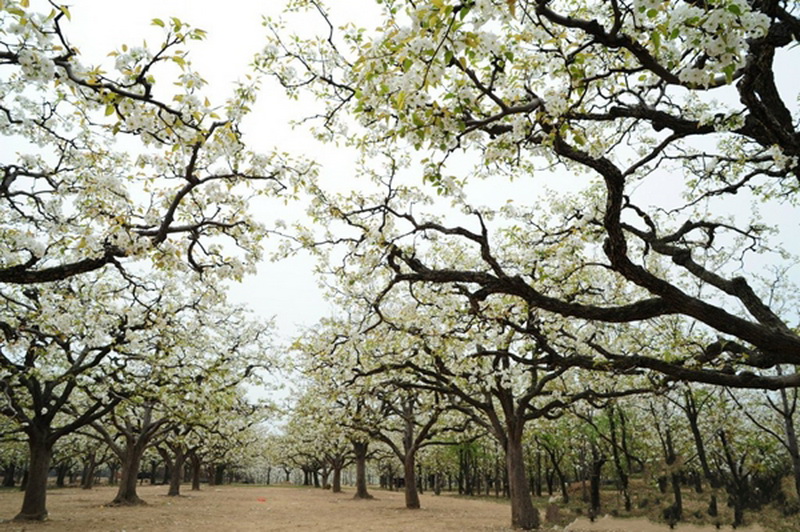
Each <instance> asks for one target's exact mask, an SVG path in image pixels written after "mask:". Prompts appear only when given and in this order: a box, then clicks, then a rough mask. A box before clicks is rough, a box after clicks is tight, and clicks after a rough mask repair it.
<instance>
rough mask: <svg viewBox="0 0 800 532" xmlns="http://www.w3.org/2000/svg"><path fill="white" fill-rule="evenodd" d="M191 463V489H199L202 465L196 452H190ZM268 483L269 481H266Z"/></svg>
mask: <svg viewBox="0 0 800 532" xmlns="http://www.w3.org/2000/svg"><path fill="white" fill-rule="evenodd" d="M189 460H190V461H191V465H192V491H200V471H201V466H202V465H203V464H202V462H201V461H200V457H199V456H197V453H192V454H191V455H190V457H189ZM267 484H269V482H267Z"/></svg>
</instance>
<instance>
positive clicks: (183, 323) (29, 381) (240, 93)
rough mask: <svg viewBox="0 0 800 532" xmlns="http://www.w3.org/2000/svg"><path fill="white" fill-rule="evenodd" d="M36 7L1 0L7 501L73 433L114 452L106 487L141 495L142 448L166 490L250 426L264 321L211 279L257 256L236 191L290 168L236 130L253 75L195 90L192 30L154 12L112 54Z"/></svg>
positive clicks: (0, 334) (255, 233)
mask: <svg viewBox="0 0 800 532" xmlns="http://www.w3.org/2000/svg"><path fill="white" fill-rule="evenodd" d="M35 7H36V6H34V7H31V5H30V2H29V1H28V0H20V1H14V0H11V1H6V2H2V3H0V136H2V138H3V150H2V154H0V157H2V160H0V392H1V395H0V413H2V414H3V416H4V419H5V421H4V422H3V423H2V441H3V451H4V453H3V454H4V456H3V460H4V462H6V463H15V464H17V465H21V464H22V463H23V462H24V463H25V464H27V483H26V489H25V497H24V500H23V504H22V508H21V511H20V513H19V514H18V516H17V518H18V519H43V518H45V517H46V516H47V509H46V504H45V500H46V499H45V497H46V490H45V488H46V485H47V479H48V474H49V472H50V469H51V466H52V465H53V463H52V458H53V454H54V453H67V454H68V450H67V445H66V442H67V440H69V439H71V438H74V437H77V436H76V435H77V434H80V435H81V437H82V438H94V439H96V440H98V441H100V442H102V443H103V445H104V446H105V448H106V449H107V450H108V452H109V453H111V454H112V455H113V456H114V458H115V460H116V461H117V463H118V464H120V467H121V475H122V478H121V482H120V486H119V493H118V495H117V497H116V498H115V502H118V503H135V502H138V497H137V495H136V491H135V487H136V477H137V472H138V471H139V468H140V465H141V460H142V457H143V455H144V453H145V452H147V451H148V449H151V448H153V449H155V448H157V449H159V450H160V451H161V452H162V453H163V458H164V459H165V460H166V461H167V462H168V464H169V466H170V470H171V471H172V472H173V479H172V480H173V483H172V486H171V488H170V492H171V493H177V490H178V483H177V482H178V480H179V479H180V477H179V474H180V472H181V471H182V469H183V467H182V464H183V462H184V461H185V460H187V459H189V460H191V461H192V464H193V466H195V467H196V468H197V467H200V464H201V463H203V462H209V461H210V462H220V463H224V462H226V461H227V460H228V459H227V458H226V457H225V453H229V452H239V450H237V449H236V447H237V445H240V446H241V445H245V443H246V442H244V441H241V440H240V439H239V438H247V437H251V438H252V437H253V436H252V431H248V430H245V429H247V427H248V426H250V424H252V423H253V422H254V420H258V419H259V418H260V414H259V411H260V410H261V407H258V406H254V405H250V404H248V402H247V401H246V399H245V396H244V391H243V386H244V384H245V383H246V382H251V383H254V382H257V380H258V379H259V378H260V374H259V372H260V371H261V370H263V369H264V368H267V367H269V366H270V362H269V361H268V354H269V335H270V325H269V324H268V323H261V322H259V321H257V320H255V319H254V318H253V317H252V316H250V315H249V313H248V312H247V311H246V310H244V309H242V308H236V307H233V306H231V305H229V304H227V303H226V301H225V296H224V283H225V282H226V280H228V279H232V280H238V279H240V278H241V277H242V275H244V274H245V273H247V272H249V271H251V270H252V268H253V266H254V264H255V262H256V261H257V260H258V259H259V258H260V256H261V249H260V247H259V241H260V240H261V238H262V237H263V236H264V234H265V233H264V230H263V229H264V228H263V227H262V226H261V225H260V224H259V223H258V222H256V221H255V220H254V219H253V218H252V217H251V216H250V214H249V213H248V211H247V203H248V201H249V200H250V199H251V198H252V197H254V196H260V195H267V196H273V195H276V194H279V193H280V192H281V191H282V190H284V189H285V188H286V187H287V186H289V185H290V181H291V179H292V176H293V175H295V174H293V173H292V172H290V171H289V170H287V168H286V166H285V164H284V163H282V162H281V161H280V159H279V158H278V157H277V156H275V155H264V154H259V153H255V152H252V151H249V150H247V149H246V148H245V147H244V145H243V143H242V139H241V132H240V128H239V125H240V123H241V120H242V118H243V117H244V116H245V115H246V113H247V112H248V111H249V105H251V103H252V101H253V98H254V87H255V83H254V84H253V85H248V84H240V85H237V86H235V87H234V90H233V91H232V94H231V96H230V97H229V98H228V99H227V100H226V101H225V102H224V103H221V104H219V103H217V104H214V103H211V102H210V101H209V99H208V98H206V97H204V96H203V94H202V91H203V88H204V85H205V83H206V82H205V80H203V78H202V77H201V76H200V75H199V74H198V73H197V72H195V71H193V70H192V68H191V65H190V63H189V62H188V60H187V57H186V54H187V50H186V48H185V47H186V46H187V45H189V44H191V42H192V41H194V40H199V39H203V38H204V32H203V31H202V30H199V29H196V28H192V27H191V26H189V25H188V24H186V23H184V22H182V21H181V20H179V19H177V18H172V19H169V20H168V21H166V22H165V21H163V20H160V19H155V20H154V21H153V22H154V24H155V25H156V26H160V27H162V28H163V40H162V41H161V42H159V43H158V44H157V46H155V47H148V46H147V45H146V44H140V43H131V44H130V45H127V44H121V45H120V48H118V49H116V50H114V51H112V52H111V54H109V57H111V60H110V61H111V64H105V63H102V62H101V61H106V62H108V61H109V59H108V58H106V56H105V55H104V56H101V57H100V58H95V59H93V58H85V57H83V56H82V55H81V54H80V52H79V50H78V47H76V46H74V45H73V43H72V42H71V41H70V39H69V38H68V35H67V34H68V28H69V19H70V17H71V14H70V11H69V9H68V7H66V6H59V5H56V4H55V3H50V4H44V3H43V5H42V6H39V7H40V8H42V9H44V11H42V12H38V11H36V9H35ZM89 61H97V62H96V63H90V62H89ZM286 180H288V181H286ZM248 435H249V436H248ZM12 442H24V444H25V445H26V447H27V449H26V452H25V453H24V455H23V454H20V452H19V450H18V447H17V446H15V445H14V444H13V443H12ZM15 452H16V453H17V454H16V455H14V454H13V453H15ZM12 455H13V456H12ZM23 456H24V457H23Z"/></svg>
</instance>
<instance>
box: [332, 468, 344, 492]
mask: <svg viewBox="0 0 800 532" xmlns="http://www.w3.org/2000/svg"><path fill="white" fill-rule="evenodd" d="M331 491H332V492H333V493H341V492H342V467H341V466H340V465H335V466H333V484H332V485H331Z"/></svg>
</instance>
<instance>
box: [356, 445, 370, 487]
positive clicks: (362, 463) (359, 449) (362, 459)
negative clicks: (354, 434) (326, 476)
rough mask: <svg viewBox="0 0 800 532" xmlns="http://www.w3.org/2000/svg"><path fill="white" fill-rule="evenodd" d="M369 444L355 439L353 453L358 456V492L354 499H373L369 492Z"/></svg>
mask: <svg viewBox="0 0 800 532" xmlns="http://www.w3.org/2000/svg"><path fill="white" fill-rule="evenodd" d="M368 447H369V444H368V443H366V442H360V441H354V442H353V453H354V454H355V456H356V494H355V495H354V496H353V498H354V499H371V498H372V495H370V494H369V492H367V450H368Z"/></svg>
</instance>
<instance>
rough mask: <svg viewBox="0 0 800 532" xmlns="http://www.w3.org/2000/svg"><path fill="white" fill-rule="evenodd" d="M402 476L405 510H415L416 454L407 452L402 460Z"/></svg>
mask: <svg viewBox="0 0 800 532" xmlns="http://www.w3.org/2000/svg"><path fill="white" fill-rule="evenodd" d="M403 474H404V475H405V478H406V481H405V484H406V485H405V495H406V508H409V509H412V510H416V509H418V508H419V493H418V492H417V472H416V453H415V452H414V451H413V450H407V451H406V456H405V460H403Z"/></svg>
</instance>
